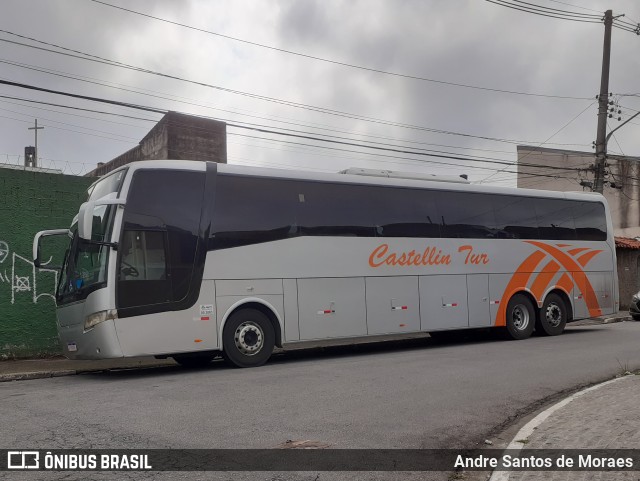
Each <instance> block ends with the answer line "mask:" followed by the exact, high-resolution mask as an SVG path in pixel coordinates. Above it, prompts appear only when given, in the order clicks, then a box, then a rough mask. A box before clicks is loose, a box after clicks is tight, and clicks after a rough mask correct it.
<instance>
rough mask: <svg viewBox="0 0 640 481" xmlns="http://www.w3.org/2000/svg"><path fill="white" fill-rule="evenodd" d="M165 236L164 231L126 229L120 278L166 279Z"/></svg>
mask: <svg viewBox="0 0 640 481" xmlns="http://www.w3.org/2000/svg"><path fill="white" fill-rule="evenodd" d="M164 237H165V236H164V232H154V231H132V230H128V231H125V233H124V242H123V243H124V245H123V246H122V247H123V252H122V261H121V265H120V279H121V280H132V279H136V280H164V279H166V278H167V261H166V249H165V242H164Z"/></svg>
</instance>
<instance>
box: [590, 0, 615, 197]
mask: <svg viewBox="0 0 640 481" xmlns="http://www.w3.org/2000/svg"><path fill="white" fill-rule="evenodd" d="M612 26H613V12H612V11H611V10H607V11H606V12H605V14H604V47H603V52H602V77H601V78H600V95H599V96H598V135H597V137H596V162H595V165H594V172H595V176H594V179H593V191H594V192H599V193H601V194H602V191H603V187H604V167H605V163H606V160H607V110H608V108H609V64H610V63H611V27H612Z"/></svg>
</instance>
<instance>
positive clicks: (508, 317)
mask: <svg viewBox="0 0 640 481" xmlns="http://www.w3.org/2000/svg"><path fill="white" fill-rule="evenodd" d="M356 172H358V171H356ZM358 173H359V174H365V175H355V174H350V173H339V174H316V173H301V172H294V171H283V170H272V169H259V168H246V167H238V166H232V165H224V164H215V163H205V162H190V161H148V162H136V163H133V164H130V165H128V166H125V167H123V168H120V169H118V170H116V171H114V172H112V173H110V174H108V175H106V176H104V177H103V178H101V179H100V180H98V181H97V182H96V183H94V184H93V185H92V186H91V187H90V188H89V197H88V201H87V202H86V203H84V204H83V205H82V207H81V208H80V212H79V214H78V216H77V219H76V220H74V223H73V224H72V226H71V229H70V230H67V229H62V230H53V231H43V232H40V233H38V234H37V235H36V238H35V239H34V259H35V262H36V264H37V263H38V262H39V259H38V257H39V249H40V246H39V244H40V240H41V238H42V237H43V236H46V235H52V234H65V235H69V237H70V239H71V240H70V245H69V249H68V253H67V255H66V259H65V262H64V266H63V267H62V270H61V273H60V278H59V284H58V289H57V293H56V300H57V323H58V332H59V337H60V340H61V343H62V348H63V350H64V353H65V355H66V356H67V357H69V358H74V359H76V358H77V359H100V358H116V357H123V356H124V357H128V356H141V355H155V356H159V357H167V356H171V357H173V358H174V359H175V360H176V361H177V362H179V363H181V364H185V365H196V364H204V363H207V362H209V361H210V360H211V359H213V358H214V357H215V356H216V355H218V354H223V355H224V357H225V358H226V359H227V360H228V361H230V362H231V363H232V364H234V365H236V366H242V367H248V366H257V365H261V364H263V363H264V362H266V361H267V359H268V358H269V357H270V355H271V353H272V351H273V349H274V346H286V344H287V343H291V342H296V343H298V342H301V341H311V340H320V339H324V340H327V339H338V338H361V337H363V336H376V335H385V334H398V333H417V332H438V331H446V330H458V329H472V328H488V327H495V328H497V329H501V330H503V331H504V333H506V334H507V336H508V337H511V338H513V339H525V338H528V337H529V336H530V335H531V334H532V333H533V331H534V330H535V331H536V332H537V333H539V334H542V335H558V334H561V333H562V332H563V330H564V328H565V324H566V323H567V322H569V321H571V320H576V319H581V318H587V317H594V316H600V315H604V314H609V313H613V312H616V311H617V309H618V296H617V292H618V289H617V273H616V260H615V246H614V239H613V231H612V224H611V218H610V215H609V211H608V207H607V204H606V202H605V200H604V198H603V197H602V196H601V195H597V194H591V193H558V192H547V191H540V190H538V191H536V190H522V189H514V188H498V187H489V186H478V185H470V184H468V183H452V182H438V181H431V180H424V179H421V178H418V176H415V177H416V178H403V177H411V175H406V176H404V175H395V176H394V175H393V174H392V173H389V172H382V173H379V175H382V176H375V175H366V174H370V172H367V171H359V172H358Z"/></svg>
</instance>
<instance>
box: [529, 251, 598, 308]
mask: <svg viewBox="0 0 640 481" xmlns="http://www.w3.org/2000/svg"><path fill="white" fill-rule="evenodd" d="M525 242H527V243H529V244H531V245H534V246H536V247H538V248H540V249H542V250H544V251H546V252H548V253H549V254H551V255H552V256H553V258H554V259H556V260H557V261H558V262H560V264H561V265H562V267H564V268H565V269H566V270H567V271H568V272H569V273H570V275H571V277H573V281H574V282H575V284H576V285H577V286H578V288H579V289H580V291H581V292H582V293H583V294H584V298H585V301H586V303H587V308H588V309H589V315H590V316H591V317H597V316H600V315H601V314H602V309H600V304H599V303H598V298H597V297H596V293H595V292H594V290H593V286H592V285H591V283H590V282H589V280H588V279H587V276H586V275H577V276H576V275H575V274H576V273H581V274H584V272H583V270H582V269H581V267H580V265H579V264H578V263H577V262H576V261H574V260H573V258H572V257H570V256H568V255H567V254H565V253H564V252H562V251H561V250H560V249H556V248H555V247H553V246H550V245H548V244H544V243H542V242H538V241H525ZM600 252H602V251H598V252H597V253H600Z"/></svg>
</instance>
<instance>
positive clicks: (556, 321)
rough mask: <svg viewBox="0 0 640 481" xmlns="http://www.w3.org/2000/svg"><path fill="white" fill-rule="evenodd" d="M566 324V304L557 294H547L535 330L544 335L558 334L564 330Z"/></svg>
mask: <svg viewBox="0 0 640 481" xmlns="http://www.w3.org/2000/svg"><path fill="white" fill-rule="evenodd" d="M566 324H567V305H566V304H565V303H564V301H563V300H562V298H561V297H560V296H559V295H558V294H549V295H548V296H547V298H546V299H545V300H544V304H543V305H542V310H541V311H540V320H539V321H538V324H537V325H536V331H537V332H538V334H542V335H546V336H558V335H560V334H562V333H563V332H564V327H565V326H566Z"/></svg>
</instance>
